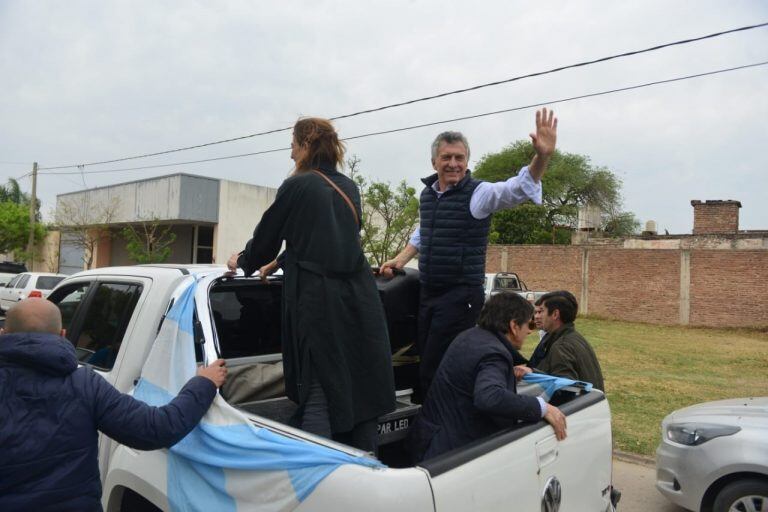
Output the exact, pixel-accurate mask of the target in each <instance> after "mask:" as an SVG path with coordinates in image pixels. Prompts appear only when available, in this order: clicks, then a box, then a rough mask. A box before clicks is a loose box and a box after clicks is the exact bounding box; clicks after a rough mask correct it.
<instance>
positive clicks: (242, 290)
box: [210, 279, 282, 359]
mask: <svg viewBox="0 0 768 512" xmlns="http://www.w3.org/2000/svg"><path fill="white" fill-rule="evenodd" d="M281 296H282V283H281V282H279V281H272V282H270V284H266V283H263V282H261V281H259V280H255V279H250V280H247V281H245V280H243V281H239V280H233V281H225V282H222V283H219V284H217V285H216V286H215V287H214V288H213V289H212V290H211V294H210V301H211V311H212V313H213V320H214V325H215V328H216V334H217V336H218V338H219V348H220V349H221V357H224V358H227V359H229V358H237V357H248V356H258V355H266V354H276V353H280V352H281V345H280V301H281Z"/></svg>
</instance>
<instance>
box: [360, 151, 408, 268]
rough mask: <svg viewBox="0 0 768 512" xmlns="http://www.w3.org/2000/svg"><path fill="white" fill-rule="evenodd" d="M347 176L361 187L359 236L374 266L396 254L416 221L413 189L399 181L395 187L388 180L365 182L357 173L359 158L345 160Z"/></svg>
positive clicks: (406, 240) (406, 239) (403, 245)
mask: <svg viewBox="0 0 768 512" xmlns="http://www.w3.org/2000/svg"><path fill="white" fill-rule="evenodd" d="M347 168H348V169H349V171H348V174H349V177H350V178H352V179H353V180H354V181H355V183H357V186H358V187H359V188H360V197H361V199H362V203H363V204H362V207H363V217H362V219H360V220H361V223H362V225H361V229H360V238H361V244H362V246H363V251H364V252H365V254H366V255H367V257H368V261H369V262H370V263H371V265H373V266H381V264H382V263H384V262H385V261H387V260H389V259H391V258H393V257H394V256H395V255H396V254H397V253H399V252H400V251H401V250H402V249H403V248H404V247H405V245H406V244H407V243H408V240H409V239H410V236H411V233H412V232H413V229H414V228H415V227H416V224H418V222H419V200H418V198H417V197H416V190H415V189H414V188H413V187H409V186H408V185H407V184H406V182H405V181H401V182H400V183H399V184H398V185H397V187H395V188H394V189H393V188H392V185H391V184H390V183H389V182H386V183H385V182H377V181H368V180H367V179H366V178H364V177H363V176H362V174H361V172H360V159H359V158H358V157H357V156H355V155H353V156H352V157H351V158H350V159H349V160H347Z"/></svg>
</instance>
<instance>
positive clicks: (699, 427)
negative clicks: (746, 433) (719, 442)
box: [667, 423, 741, 446]
mask: <svg viewBox="0 0 768 512" xmlns="http://www.w3.org/2000/svg"><path fill="white" fill-rule="evenodd" d="M740 430H741V427H735V426H732V425H713V424H706V423H673V424H671V425H669V426H667V439H669V440H670V441H672V442H675V443H679V444H684V445H686V446H698V445H700V444H702V443H706V442H707V441H709V440H710V439H714V438H716V437H722V436H732V435H733V434H735V433H736V432H739V431H740Z"/></svg>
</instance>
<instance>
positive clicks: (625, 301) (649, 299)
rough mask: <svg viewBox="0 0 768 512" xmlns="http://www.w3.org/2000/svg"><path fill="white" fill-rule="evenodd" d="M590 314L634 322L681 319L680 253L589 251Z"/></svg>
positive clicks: (636, 250) (625, 250) (627, 250)
mask: <svg viewBox="0 0 768 512" xmlns="http://www.w3.org/2000/svg"><path fill="white" fill-rule="evenodd" d="M588 289H589V298H588V300H589V303H588V309H589V313H590V314H593V315H599V316H602V317H606V318H618V319H621V320H629V321H633V322H650V323H658V324H674V323H678V321H679V319H680V252H679V251H676V250H647V249H646V250H644V249H634V250H633V249H590V250H589V281H588Z"/></svg>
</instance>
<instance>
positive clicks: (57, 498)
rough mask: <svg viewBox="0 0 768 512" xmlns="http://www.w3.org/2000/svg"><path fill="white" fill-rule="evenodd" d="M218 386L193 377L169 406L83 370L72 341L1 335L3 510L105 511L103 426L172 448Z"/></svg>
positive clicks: (149, 445)
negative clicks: (154, 404) (151, 403)
mask: <svg viewBox="0 0 768 512" xmlns="http://www.w3.org/2000/svg"><path fill="white" fill-rule="evenodd" d="M215 395H216V387H215V386H214V384H213V382H211V381H210V380H209V379H206V378H204V377H195V378H193V379H191V380H190V381H189V382H188V383H187V385H186V386H184V388H183V389H182V390H181V392H180V393H179V395H178V396H177V397H176V398H175V399H174V400H173V401H172V402H170V403H169V404H168V405H166V406H164V407H150V406H149V405H147V404H145V403H144V402H140V401H139V400H136V399H134V398H133V397H131V396H129V395H124V394H122V393H120V392H118V391H117V390H116V389H115V388H114V387H112V386H111V385H110V384H109V383H108V382H107V381H106V380H104V379H103V378H102V377H101V376H100V375H98V374H97V373H95V372H94V371H93V370H91V369H88V368H84V367H83V368H78V366H77V358H76V357H75V350H74V347H73V346H72V343H70V342H69V341H68V340H66V339H64V338H62V337H60V336H56V335H53V334H40V333H17V334H6V335H3V336H0V510H2V511H3V512H10V511H13V510H34V511H47V510H84V511H90V510H101V503H100V500H101V480H100V478H99V465H98V432H97V431H99V430H100V431H101V432H103V433H104V434H106V435H108V436H109V437H111V438H112V439H115V440H116V441H118V442H120V443H122V444H125V445H127V446H130V447H133V448H137V449H140V450H155V449H158V448H164V447H169V446H172V445H173V444H175V443H177V442H178V441H180V440H181V439H182V438H183V437H184V436H186V435H187V434H188V433H189V432H190V431H191V430H192V429H193V428H194V427H195V425H197V423H198V422H199V421H200V419H201V418H202V417H203V415H204V414H205V412H206V411H207V410H208V407H209V406H210V404H211V402H212V401H213V398H214V396H215Z"/></svg>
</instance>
